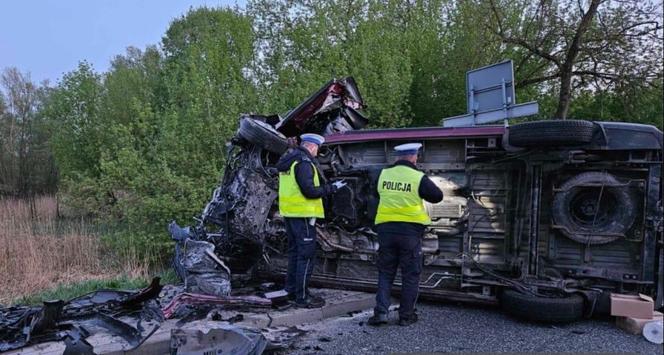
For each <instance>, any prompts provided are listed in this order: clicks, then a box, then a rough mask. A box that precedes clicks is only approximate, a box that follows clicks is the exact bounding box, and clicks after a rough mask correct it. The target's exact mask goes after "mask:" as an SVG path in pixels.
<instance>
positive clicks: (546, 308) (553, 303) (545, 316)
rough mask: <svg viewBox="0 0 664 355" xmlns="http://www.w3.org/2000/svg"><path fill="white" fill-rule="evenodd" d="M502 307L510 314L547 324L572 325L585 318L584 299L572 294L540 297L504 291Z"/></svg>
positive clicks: (508, 290)
mask: <svg viewBox="0 0 664 355" xmlns="http://www.w3.org/2000/svg"><path fill="white" fill-rule="evenodd" d="M501 305H502V308H503V310H505V312H507V313H508V314H510V315H512V316H514V317H517V318H521V319H525V320H529V321H533V322H546V323H570V322H574V321H576V320H578V319H580V318H581V317H582V316H583V308H584V302H583V297H582V296H580V295H578V294H570V295H565V296H562V297H540V296H535V295H531V294H526V293H520V292H517V291H515V290H512V289H505V290H503V293H502V296H501Z"/></svg>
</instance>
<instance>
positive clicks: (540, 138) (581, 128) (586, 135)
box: [508, 120, 595, 147]
mask: <svg viewBox="0 0 664 355" xmlns="http://www.w3.org/2000/svg"><path fill="white" fill-rule="evenodd" d="M594 127H595V125H594V124H593V123H592V122H590V121H581V120H549V121H534V122H525V123H520V124H516V125H514V126H510V127H509V133H508V137H509V144H510V145H513V146H515V147H551V146H576V145H583V144H588V143H590V142H591V141H592V138H593V130H594Z"/></svg>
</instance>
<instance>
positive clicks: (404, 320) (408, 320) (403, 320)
mask: <svg viewBox="0 0 664 355" xmlns="http://www.w3.org/2000/svg"><path fill="white" fill-rule="evenodd" d="M415 322H417V314H413V315H411V316H408V317H399V325H400V326H403V327H407V326H409V325H411V324H413V323H415Z"/></svg>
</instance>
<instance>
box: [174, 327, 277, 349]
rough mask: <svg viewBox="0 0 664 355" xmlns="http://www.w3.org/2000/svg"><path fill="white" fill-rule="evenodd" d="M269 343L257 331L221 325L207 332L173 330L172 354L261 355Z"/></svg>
mask: <svg viewBox="0 0 664 355" xmlns="http://www.w3.org/2000/svg"><path fill="white" fill-rule="evenodd" d="M267 344H268V341H267V339H265V337H264V336H263V334H261V333H260V332H259V331H257V330H253V329H247V328H240V327H237V326H233V325H219V327H218V328H215V329H210V330H208V331H207V332H205V331H202V330H196V329H173V330H171V354H178V355H180V354H188V355H194V354H195V355H207V354H238V355H239V354H247V355H260V354H262V353H263V351H264V350H265V347H267Z"/></svg>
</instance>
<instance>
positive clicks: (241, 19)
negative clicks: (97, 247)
mask: <svg viewBox="0 0 664 355" xmlns="http://www.w3.org/2000/svg"><path fill="white" fill-rule="evenodd" d="M592 4H597V7H596V10H594V13H593V16H592V18H591V19H590V20H588V22H587V24H586V25H583V26H582V22H583V18H584V15H585V14H589V13H591V11H589V7H588V6H590V5H592ZM649 4H650V3H649ZM648 6H650V5H648ZM648 6H646V5H641V4H639V3H637V2H635V1H631V0H630V1H620V2H615V3H614V2H606V1H601V0H591V1H590V2H588V1H585V2H584V1H580V2H577V1H571V0H570V1H567V0H560V1H549V0H542V1H540V2H538V3H531V2H529V1H525V0H524V1H522V0H517V1H502V0H492V1H489V2H487V1H471V0H457V1H454V0H415V1H401V0H388V1H380V0H351V1H348V0H343V1H342V0H331V1H324V2H321V1H313V0H251V1H249V3H248V5H247V8H246V10H240V9H231V8H205V7H204V8H198V9H191V10H190V11H189V12H188V13H186V14H185V15H183V16H181V17H179V18H176V19H174V20H173V21H172V23H171V24H170V26H169V28H168V29H167V31H166V33H165V34H164V37H163V39H162V41H161V43H160V44H159V45H156V46H149V47H147V48H145V49H142V50H141V49H137V48H132V47H130V48H128V49H127V51H126V53H124V54H122V55H118V56H116V57H115V58H114V59H113V60H112V61H111V65H110V68H109V69H108V71H106V72H104V73H100V72H97V71H95V70H94V68H92V66H91V65H90V64H88V63H86V62H81V63H80V64H79V66H78V68H77V69H76V70H74V71H72V72H70V73H67V74H65V75H64V76H63V77H62V78H61V79H60V80H59V82H58V83H57V85H56V86H55V87H52V88H50V87H46V86H41V87H39V88H37V87H35V86H34V85H33V86H30V85H32V84H30V85H28V84H27V83H29V80H25V77H22V79H21V80H19V81H18V82H20V83H22V84H21V85H23V84H25V85H24V86H25V87H30V90H28V92H29V94H28V95H27V96H20V95H19V96H20V97H26V98H29V100H30V102H31V103H30V104H29V105H28V106H29V109H28V110H18V109H17V108H16V107H18V106H17V105H16V102H18V101H17V100H16V97H17V96H16V95H13V94H11V92H12V91H11V90H9V89H6V90H5V91H6V92H9V93H10V94H9V95H0V118H2V121H0V122H1V123H2V124H1V125H0V130H1V132H2V139H3V140H2V141H0V143H2V144H3V148H5V149H3V155H2V159H4V160H3V161H2V162H3V164H2V168H3V169H4V170H7V168H6V167H8V166H10V165H11V164H14V165H11V166H16V164H17V163H16V162H17V161H18V159H16V158H13V157H14V156H13V155H11V154H6V153H4V152H5V151H9V150H11V151H20V149H18V150H17V148H15V147H17V146H18V145H17V144H18V143H16V142H18V140H17V137H19V136H17V135H16V134H14V133H11V134H10V133H8V128H7V127H15V126H17V125H21V124H23V125H25V124H27V122H32V123H36V122H38V121H39V122H44V123H47V125H46V124H44V125H43V127H46V128H48V130H37V131H30V132H33V133H30V134H28V136H30V137H31V138H30V139H28V141H30V142H33V143H31V144H36V143H37V141H41V142H48V145H43V147H46V148H48V149H46V150H47V151H49V152H51V151H52V153H53V155H54V156H55V159H56V162H57V167H58V170H59V172H60V179H61V180H60V183H59V187H60V191H61V194H62V195H63V197H67V198H68V199H67V203H68V204H69V205H71V206H75V207H78V209H79V210H80V211H81V212H82V213H85V214H89V215H95V216H98V217H101V218H103V219H104V220H107V221H113V222H118V221H119V222H122V223H123V224H124V225H125V227H126V228H125V232H124V233H123V234H121V235H118V236H117V238H116V239H115V240H114V242H115V243H118V244H117V245H125V246H126V245H127V243H130V244H131V245H133V246H134V247H136V248H138V249H141V250H150V252H155V251H156V252H157V254H158V253H159V251H160V250H162V249H160V248H159V246H164V250H165V249H168V248H169V247H168V245H169V244H168V240H167V237H166V233H165V225H166V223H167V222H168V221H169V220H170V219H174V218H175V219H177V220H179V221H180V222H181V223H188V222H189V221H190V218H191V217H192V216H194V215H195V214H197V213H198V212H200V211H199V209H200V207H201V206H202V205H203V203H205V201H206V200H207V198H208V197H209V194H210V192H211V189H212V187H213V186H214V184H215V182H216V181H217V180H218V177H219V174H220V172H221V171H222V169H223V167H224V162H225V154H226V145H225V144H226V142H227V141H228V139H229V138H230V137H231V136H232V135H233V133H234V132H235V130H236V128H237V125H238V118H239V115H240V114H241V113H244V112H257V113H265V114H271V113H280V114H284V113H286V112H287V111H288V110H289V109H291V108H293V107H294V106H295V105H297V104H298V103H300V102H301V101H302V100H303V99H305V98H306V97H307V96H309V95H310V94H311V93H312V92H314V91H315V90H317V89H318V88H319V87H320V86H321V85H323V84H324V83H325V82H327V81H328V80H330V79H331V78H335V77H336V78H339V77H343V76H347V75H351V76H354V77H355V79H356V81H357V83H358V85H359V87H360V89H361V91H362V94H363V96H364V99H365V101H366V103H367V105H368V108H367V111H368V112H367V113H368V115H369V116H370V124H371V126H373V127H403V126H414V125H415V126H422V125H438V124H439V122H440V120H441V118H443V117H448V116H453V115H458V114H461V113H464V112H465V111H466V107H465V106H466V98H465V95H464V92H465V80H464V77H465V72H466V71H467V70H470V69H473V68H477V67H480V66H483V65H487V64H491V63H495V62H497V61H500V60H504V59H513V60H514V62H515V69H516V78H517V80H520V82H519V86H518V87H517V94H518V96H520V99H521V100H520V101H526V100H534V99H536V100H538V101H539V102H540V105H541V107H542V113H541V114H540V118H549V117H551V114H552V113H553V112H554V111H556V110H557V111H559V112H560V102H561V97H562V93H563V91H565V90H566V89H564V86H565V85H567V84H566V83H565V81H566V80H567V79H565V78H566V76H569V78H570V88H569V89H570V90H569V92H568V95H569V97H568V99H569V100H568V103H571V104H570V106H569V113H568V114H567V116H569V117H576V118H586V119H603V120H627V121H634V122H648V123H653V124H658V123H659V124H661V120H662V116H663V114H662V105H661V102H662V59H661V55H656V56H655V55H654V54H657V53H659V54H661V44H662V41H661V32H657V31H658V30H654V31H655V32H653V31H652V28H653V26H654V27H655V28H661V18H658V17H657V16H655V15H653V14H651V13H649V12H648V11H650V10H649V7H648ZM570 9H571V10H570ZM637 10H638V11H637ZM635 11H636V12H635ZM653 18H654V20H653ZM652 21H654V22H652ZM580 27H584V29H583V31H579V29H580ZM653 33H654V34H655V36H653ZM577 35H578V37H579V41H577V42H575V40H574V38H575V37H577ZM574 43H576V44H574ZM573 47H576V49H575V51H576V54H575V55H571V56H570V51H572V49H573ZM658 51H659V52H658ZM570 68H571V69H570ZM21 85H18V86H16V85H10V86H11V87H14V86H16V87H21ZM5 86H7V85H5ZM19 101H20V100H19ZM21 112H24V113H25V114H23V113H21ZM563 116H564V115H563ZM40 120H41V121H40ZM40 125H41V123H40ZM37 126H39V125H37ZM35 127H36V126H35ZM12 132H14V130H12ZM35 132H45V134H46V133H47V134H48V135H47V136H43V137H42V136H39V135H38V133H35ZM39 134H41V133H39ZM6 137H13V138H10V139H8V138H6ZM10 145H11V147H13V148H11V149H9V150H7V149H8V148H6V147H9V146H10ZM12 149H13V150H12ZM31 151H34V152H36V151H39V149H37V150H31ZM12 159H14V160H12ZM39 159H48V158H47V157H40V158H39ZM5 161H7V162H9V161H11V162H10V163H5ZM21 161H25V162H26V165H31V166H32V165H37V164H36V163H27V162H29V160H21ZM4 170H3V172H2V174H4V175H2V176H0V179H5V180H0V184H6V182H5V181H8V180H7V178H6V177H5V176H9V175H7V174H6V173H4ZM17 171H18V170H17ZM19 174H20V173H19ZM127 236H129V237H127Z"/></svg>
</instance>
